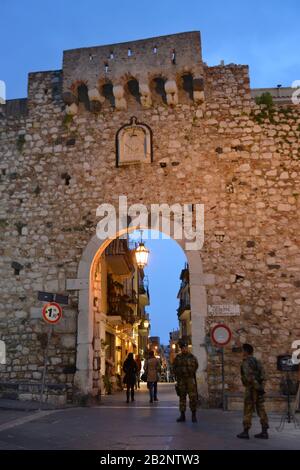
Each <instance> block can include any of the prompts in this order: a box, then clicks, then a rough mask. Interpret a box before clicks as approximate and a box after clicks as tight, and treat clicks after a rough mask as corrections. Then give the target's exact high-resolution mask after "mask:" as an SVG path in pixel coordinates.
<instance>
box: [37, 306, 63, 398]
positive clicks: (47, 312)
mask: <svg viewBox="0 0 300 470" xmlns="http://www.w3.org/2000/svg"><path fill="white" fill-rule="evenodd" d="M42 316H43V319H44V321H45V322H46V323H48V324H49V329H48V333H47V344H46V349H45V360H44V370H43V376H42V387H41V396H40V403H41V404H42V403H43V397H44V390H45V384H46V376H47V367H48V356H49V344H50V340H51V336H52V332H53V325H55V324H56V323H58V322H59V320H60V319H61V317H62V308H61V306H60V305H59V304H57V303H56V302H49V303H47V304H46V305H44V307H43V310H42Z"/></svg>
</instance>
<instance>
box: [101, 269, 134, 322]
mask: <svg viewBox="0 0 300 470" xmlns="http://www.w3.org/2000/svg"><path fill="white" fill-rule="evenodd" d="M107 284H108V285H107V287H108V299H107V300H108V312H107V315H109V316H115V317H117V316H119V317H121V319H122V320H123V321H125V323H131V324H133V323H134V322H135V321H136V320H137V316H136V315H135V306H136V305H137V295H136V292H135V291H134V290H132V291H130V292H124V286H123V284H121V283H120V282H118V281H114V280H113V278H112V276H111V275H109V276H108V278H107Z"/></svg>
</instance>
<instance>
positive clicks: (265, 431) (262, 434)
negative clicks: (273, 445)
mask: <svg viewBox="0 0 300 470" xmlns="http://www.w3.org/2000/svg"><path fill="white" fill-rule="evenodd" d="M254 437H256V438H257V439H269V434H268V428H267V427H265V426H262V429H261V432H260V433H259V434H255V435H254Z"/></svg>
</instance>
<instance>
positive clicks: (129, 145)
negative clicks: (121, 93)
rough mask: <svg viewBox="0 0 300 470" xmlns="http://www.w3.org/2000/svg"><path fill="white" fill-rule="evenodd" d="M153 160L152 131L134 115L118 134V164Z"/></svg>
mask: <svg viewBox="0 0 300 470" xmlns="http://www.w3.org/2000/svg"><path fill="white" fill-rule="evenodd" d="M152 161H153V150H152V131H151V128H150V127H149V126H147V125H146V124H143V123H139V122H138V121H137V118H136V117H135V116H133V117H132V118H131V119H130V122H129V124H125V125H124V126H122V127H121V128H120V129H119V130H118V132H117V135H116V166H117V167H119V166H122V165H130V164H136V163H151V162H152Z"/></svg>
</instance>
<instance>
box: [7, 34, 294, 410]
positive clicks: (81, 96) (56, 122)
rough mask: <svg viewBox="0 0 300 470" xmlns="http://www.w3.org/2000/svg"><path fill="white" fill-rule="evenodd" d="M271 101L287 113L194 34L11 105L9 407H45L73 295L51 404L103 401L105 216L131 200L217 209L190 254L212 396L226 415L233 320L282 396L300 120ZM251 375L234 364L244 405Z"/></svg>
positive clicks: (144, 45)
mask: <svg viewBox="0 0 300 470" xmlns="http://www.w3.org/2000/svg"><path fill="white" fill-rule="evenodd" d="M269 91H270V94H271V95H272V94H273V95H274V99H273V102H270V100H269V101H268V100H266V102H264V101H263V99H261V100H259V99H258V100H257V101H255V100H254V98H253V97H254V96H258V92H257V90H251V89H250V82H249V74H248V67H247V66H245V65H235V64H229V65H223V64H222V65H218V66H213V67H211V66H207V65H206V64H205V63H204V62H203V61H202V56H201V43H200V34H199V32H187V33H180V34H174V35H170V36H164V37H156V38H152V39H145V40H140V41H134V42H130V43H122V44H113V45H107V46H100V47H91V48H82V49H75V50H70V51H65V52H64V55H63V67H62V70H55V71H48V72H34V73H30V74H29V80H28V98H26V99H21V100H9V101H7V102H6V104H0V158H1V160H0V188H1V208H0V227H1V234H0V243H1V245H0V252H1V260H0V269H1V278H0V283H1V286H0V292H1V301H0V302H1V304H0V340H1V341H2V342H3V343H1V344H3V345H5V346H3V348H4V347H5V351H6V360H5V364H3V363H1V365H0V393H1V394H2V395H3V396H16V397H17V396H18V397H20V398H32V397H37V396H38V393H39V387H40V383H41V378H42V369H43V361H44V347H45V338H46V337H47V325H46V324H45V323H44V322H43V320H42V318H41V309H42V306H43V302H41V301H39V300H38V297H37V296H38V292H39V291H46V292H53V293H55V294H56V293H57V294H62V295H69V304H68V305H67V306H64V307H63V317H62V320H61V321H60V322H59V323H58V324H57V325H56V326H55V329H54V334H53V337H52V343H51V347H50V349H49V357H50V364H49V367H48V375H49V385H48V393H49V400H51V399H52V400H53V401H54V400H56V401H59V402H65V401H66V400H68V401H71V400H74V399H75V398H77V397H81V398H82V397H86V396H93V395H97V394H99V386H98V385H97V384H98V383H99V381H97V380H96V379H97V374H101V373H103V371H102V372H101V371H100V372H99V370H98V368H96V366H95V362H97V361H95V348H96V343H97V341H96V339H97V338H95V335H94V332H95V329H96V328H97V329H98V328H100V329H101V324H102V323H101V322H103V321H105V318H104V316H103V315H104V314H103V312H101V310H99V307H97V302H96V301H95V296H96V295H95V289H96V288H98V287H97V276H96V265H97V261H98V260H99V257H100V255H101V253H103V251H104V249H105V248H106V246H107V245H108V241H107V240H99V239H98V238H97V237H96V235H95V228H96V225H97V222H98V219H97V216H96V209H97V207H98V206H99V204H101V203H109V204H115V205H116V204H117V201H118V197H119V195H126V196H127V197H128V203H129V204H134V203H136V202H139V203H142V204H145V205H146V206H147V207H148V206H149V205H150V204H160V203H168V204H170V205H172V204H174V203H180V204H184V203H187V202H188V203H191V204H197V203H199V204H204V207H205V240H204V246H203V249H202V250H200V251H190V252H189V251H186V255H187V258H188V263H189V270H190V286H191V287H190V289H191V315H192V347H193V354H194V355H195V356H196V357H197V359H198V362H199V375H198V377H197V380H198V382H199V390H200V392H201V394H202V395H203V396H205V397H206V398H208V400H209V402H210V403H211V404H212V405H213V404H215V403H217V402H218V397H219V395H220V391H221V375H220V357H219V355H218V353H217V351H216V350H215V349H214V348H213V347H212V346H211V345H210V340H209V338H210V335H209V332H210V328H211V326H212V325H213V324H215V323H218V322H222V321H223V320H224V319H225V322H226V323H227V324H228V325H229V327H230V329H231V331H232V333H233V339H232V345H231V346H238V345H239V344H240V343H241V342H246V341H247V342H249V343H251V344H253V346H254V347H255V351H256V353H257V356H258V357H259V358H260V359H261V360H262V361H263V362H264V364H265V367H266V372H267V376H268V383H267V386H268V388H267V392H270V391H271V392H272V393H276V392H278V391H279V382H280V379H281V375H280V372H278V371H277V369H276V359H277V355H279V354H284V353H289V352H290V353H291V345H292V343H293V341H295V340H297V339H299V338H300V325H299V313H300V249H299V230H300V222H299V209H300V197H299V188H300V169H299V162H300V148H299V137H300V112H299V106H297V105H293V104H292V102H289V101H288V100H285V101H283V102H281V101H280V99H279V98H278V96H279V95H278V93H277V91H278V90H276V93H275V92H274V90H269ZM258 103H260V104H258ZM118 235H119V234H116V236H118ZM208 305H210V306H217V307H218V308H214V309H213V315H210V313H209V312H210V311H211V308H210V309H208ZM223 305H224V307H222V306H223ZM228 306H234V307H235V312H236V311H237V312H238V314H235V315H231V316H230V315H228V311H227V310H228ZM223 311H224V317H223ZM103 318H104V319H103ZM98 342H99V341H98ZM2 362H3V361H2ZM239 363H240V358H239V357H238V356H237V354H236V353H235V352H234V348H233V349H232V348H231V347H228V348H226V349H225V378H226V390H227V391H228V392H230V393H231V392H238V391H241V390H242V384H241V383H240V381H239V380H238V379H237V377H238V376H239Z"/></svg>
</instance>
